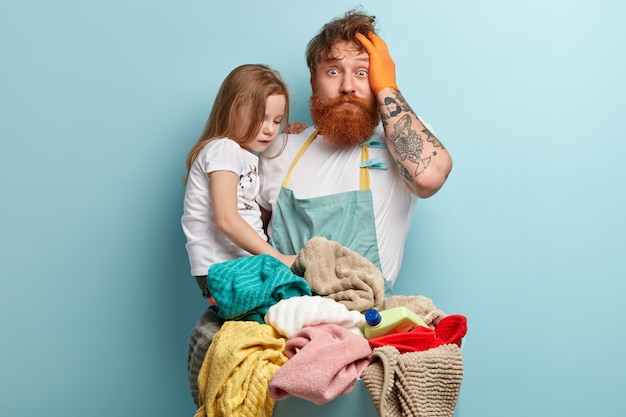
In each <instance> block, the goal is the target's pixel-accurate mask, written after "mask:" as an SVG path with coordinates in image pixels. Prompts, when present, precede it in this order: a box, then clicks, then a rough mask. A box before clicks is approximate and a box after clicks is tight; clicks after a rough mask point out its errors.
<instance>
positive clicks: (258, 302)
mask: <svg viewBox="0 0 626 417" xmlns="http://www.w3.org/2000/svg"><path fill="white" fill-rule="evenodd" d="M208 285H209V291H210V292H211V295H212V296H213V298H214V299H215V302H216V303H217V307H218V313H217V315H218V316H219V317H220V318H222V319H224V320H253V321H257V322H259V323H264V320H263V317H264V316H265V313H267V310H268V308H270V307H271V306H273V305H274V304H276V303H277V302H279V301H280V300H282V299H284V298H290V297H298V296H302V295H311V289H310V287H309V284H308V283H307V282H306V281H305V280H304V278H302V277H300V276H298V275H295V274H294V273H293V272H291V269H289V267H288V266H287V265H285V264H284V263H282V262H281V261H279V260H278V259H276V258H274V257H273V256H270V255H256V256H249V257H245V258H238V259H234V260H232V261H226V262H221V263H217V264H214V265H212V266H211V267H210V268H209V276H208Z"/></svg>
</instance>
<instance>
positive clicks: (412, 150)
mask: <svg viewBox="0 0 626 417" xmlns="http://www.w3.org/2000/svg"><path fill="white" fill-rule="evenodd" d="M390 139H391V142H392V143H393V146H394V149H395V151H396V154H398V157H399V158H400V159H401V160H402V161H405V160H407V159H408V160H409V161H411V162H413V163H414V164H416V165H417V167H416V168H415V174H414V175H415V176H416V177H417V176H418V175H419V174H421V173H422V172H424V170H425V169H426V168H427V167H428V165H429V164H430V157H428V158H424V159H422V151H423V150H424V140H423V139H422V137H421V136H420V135H419V134H418V133H417V132H416V131H415V130H413V129H411V117H410V116H409V115H408V114H405V115H403V116H402V117H400V120H398V122H397V123H395V124H394V125H393V132H391V136H390Z"/></svg>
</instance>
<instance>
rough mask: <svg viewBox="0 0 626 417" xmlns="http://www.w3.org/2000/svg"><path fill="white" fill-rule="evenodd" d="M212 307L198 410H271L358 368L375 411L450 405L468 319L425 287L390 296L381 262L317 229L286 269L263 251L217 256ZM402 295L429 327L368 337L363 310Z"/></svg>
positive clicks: (345, 381) (327, 390) (199, 340)
mask: <svg viewBox="0 0 626 417" xmlns="http://www.w3.org/2000/svg"><path fill="white" fill-rule="evenodd" d="M208 286H209V290H210V292H211V294H212V295H213V298H214V301H215V305H212V306H210V307H209V308H208V309H207V310H206V311H205V312H204V314H203V315H202V316H201V317H200V319H199V320H198V323H197V324H196V327H195V328H194V329H193V330H192V333H191V337H190V343H189V355H188V374H189V383H190V386H191V391H192V396H193V399H194V401H195V403H196V405H197V407H198V409H197V411H196V414H195V416H196V417H204V416H209V417H213V416H233V417H238V416H261V415H262V416H271V415H272V412H273V409H274V405H275V401H277V400H281V399H283V398H287V397H289V396H296V397H300V398H303V399H306V400H309V401H311V402H313V403H315V404H325V403H327V402H329V401H331V400H333V399H334V398H337V397H338V396H342V395H345V394H348V393H349V392H350V391H351V390H352V389H353V388H354V386H355V384H356V382H357V381H358V379H359V378H360V379H362V380H363V382H364V384H365V386H366V387H367V389H368V391H369V393H370V397H371V399H372V401H373V403H374V406H375V407H376V410H377V411H378V414H379V415H380V416H381V417H386V416H403V415H414V416H423V417H427V416H452V415H453V413H454V407H455V404H456V401H457V398H458V393H459V389H460V386H461V380H462V378H463V358H462V355H461V350H460V346H461V341H462V339H463V337H464V336H465V334H466V332H467V321H466V318H465V317H464V316H461V315H446V314H445V313H444V312H442V311H441V310H439V309H437V308H436V307H435V305H434V303H433V302H432V300H430V299H429V298H427V297H425V296H421V295H417V296H404V295H392V296H389V297H385V288H384V281H383V277H382V275H381V272H380V270H378V268H376V266H374V265H373V264H372V263H371V262H370V261H368V260H367V259H366V258H364V257H362V256H360V255H359V254H357V253H355V252H353V251H351V250H350V249H348V248H345V247H343V246H341V245H339V244H338V243H336V242H333V241H329V240H327V239H325V238H323V237H314V238H312V239H311V240H309V241H308V242H307V244H306V245H305V246H304V247H303V249H302V250H301V251H300V253H299V254H298V256H297V259H296V262H295V263H294V265H293V266H292V268H289V267H287V266H286V265H285V264H283V263H282V262H280V261H279V260H277V259H275V258H273V257H271V256H269V255H258V256H251V257H247V258H240V259H236V260H233V261H229V262H224V263H220V264H215V265H213V266H212V267H211V269H210V270H209V275H208ZM399 306H403V307H406V308H408V309H409V310H411V311H412V312H413V313H415V314H417V315H418V316H419V317H421V319H423V321H424V323H425V324H426V325H427V326H428V327H425V326H415V327H413V328H411V329H410V330H407V331H402V332H393V333H389V334H385V335H383V336H379V337H375V338H370V339H367V338H366V337H364V335H363V333H362V329H363V325H364V323H365V316H364V313H365V312H366V311H367V310H369V309H377V310H380V311H384V310H388V309H392V308H395V307H399Z"/></svg>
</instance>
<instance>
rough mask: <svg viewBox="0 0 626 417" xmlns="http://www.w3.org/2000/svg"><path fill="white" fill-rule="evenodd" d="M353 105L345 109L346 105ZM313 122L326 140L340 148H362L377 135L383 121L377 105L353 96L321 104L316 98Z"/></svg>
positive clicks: (314, 95)
mask: <svg viewBox="0 0 626 417" xmlns="http://www.w3.org/2000/svg"><path fill="white" fill-rule="evenodd" d="M345 102H349V103H352V104H353V105H352V106H344V105H343V103H345ZM309 104H310V107H311V119H312V120H313V124H314V125H315V126H316V127H317V129H318V130H319V132H320V134H321V135H324V140H326V141H328V142H331V143H334V144H335V145H337V146H340V147H343V148H345V147H349V146H356V145H360V144H361V143H363V142H364V141H366V140H367V139H369V137H370V136H372V134H373V133H374V129H375V128H376V126H377V125H378V122H379V121H380V115H379V113H378V109H377V108H376V106H375V105H372V106H370V105H368V104H367V102H366V101H365V100H363V99H360V98H358V97H356V96H354V95H352V94H349V95H342V96H339V97H337V98H334V99H330V100H326V101H322V99H320V97H319V96H318V95H317V94H313V95H312V96H311V100H310V103H309Z"/></svg>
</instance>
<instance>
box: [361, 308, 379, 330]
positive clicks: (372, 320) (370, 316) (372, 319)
mask: <svg viewBox="0 0 626 417" xmlns="http://www.w3.org/2000/svg"><path fill="white" fill-rule="evenodd" d="M382 319H383V318H382V317H381V315H380V313H379V312H378V310H376V309H375V308H371V309H369V310H367V311H366V312H365V322H366V323H367V324H369V325H370V326H377V325H378V324H379V323H380V322H381V320H382Z"/></svg>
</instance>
